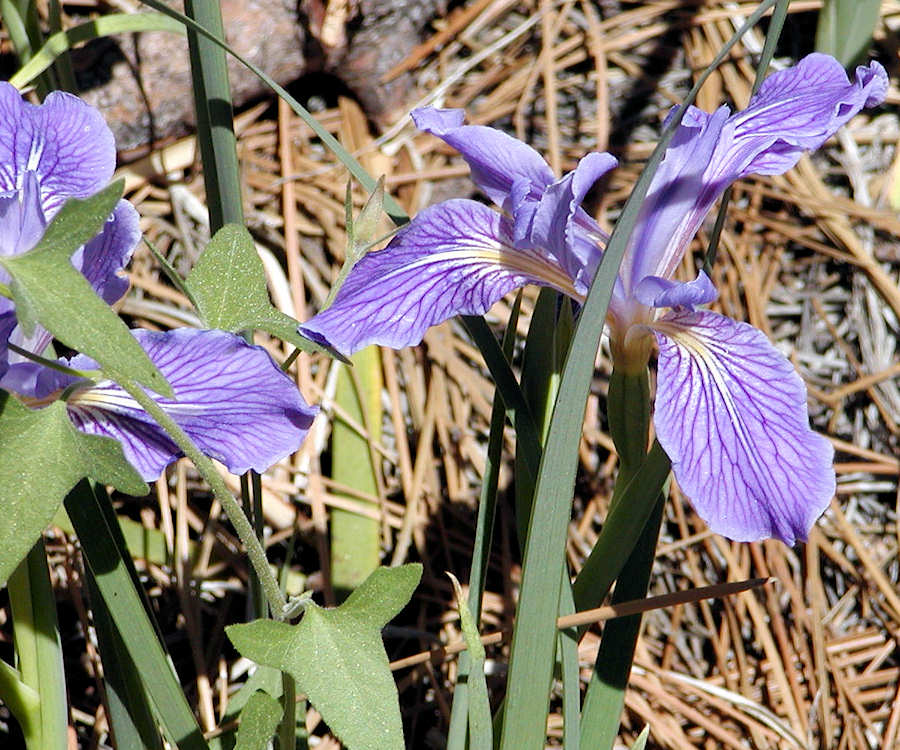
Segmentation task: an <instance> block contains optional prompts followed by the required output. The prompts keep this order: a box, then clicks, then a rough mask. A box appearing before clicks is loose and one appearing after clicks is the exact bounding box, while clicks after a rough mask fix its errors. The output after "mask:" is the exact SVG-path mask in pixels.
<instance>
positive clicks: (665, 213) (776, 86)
mask: <svg viewBox="0 0 900 750" xmlns="http://www.w3.org/2000/svg"><path fill="white" fill-rule="evenodd" d="M886 91H887V74H886V73H885V71H884V68H882V67H881V65H879V64H878V63H877V62H873V63H870V64H869V65H868V66H860V67H859V68H857V69H856V75H855V79H854V80H853V81H850V80H848V78H847V75H846V73H845V72H844V69H843V67H842V66H841V65H840V63H838V62H837V61H836V60H834V59H833V58H831V57H829V56H827V55H822V54H812V55H809V56H807V57H805V58H804V59H803V60H801V61H800V62H799V63H798V64H797V65H796V66H795V67H793V68H789V69H787V70H783V71H780V72H778V73H774V74H773V75H771V76H769V78H767V79H766V81H765V82H764V83H763V85H762V87H761V88H760V91H759V93H758V94H757V95H756V96H755V97H754V98H753V99H752V101H751V102H750V105H749V106H748V107H747V109H745V110H743V111H742V112H738V113H736V114H734V115H732V116H730V117H729V116H728V110H727V108H725V107H722V108H720V109H719V110H718V111H717V112H716V113H715V114H713V115H706V114H705V113H703V112H701V111H700V110H698V109H696V108H690V109H689V110H688V112H687V113H686V116H685V118H684V121H683V122H682V124H681V126H680V128H679V130H678V132H677V133H676V134H675V138H674V139H673V141H672V145H671V146H670V147H669V149H668V150H667V151H666V156H665V159H664V160H663V162H662V164H661V166H660V168H659V169H658V170H657V172H656V174H655V175H654V178H653V182H652V184H651V185H650V190H649V192H648V194H647V199H646V201H645V202H644V205H643V206H642V207H641V213H640V217H639V219H638V225H637V228H636V229H635V232H634V235H633V237H632V240H631V243H630V245H631V247H630V250H629V252H628V253H627V254H626V259H625V261H624V262H623V264H622V271H621V275H622V279H623V282H624V286H625V289H626V291H627V292H628V293H633V292H634V288H635V287H636V286H637V284H638V283H639V282H640V281H641V279H643V278H644V277H646V276H659V277H662V278H670V277H671V276H672V274H673V273H674V271H675V268H676V267H677V265H678V263H679V262H680V260H681V258H682V256H683V255H684V253H685V250H686V249H687V246H688V243H689V242H690V240H691V238H693V236H694V235H695V234H696V233H697V230H698V229H699V228H700V225H701V224H702V222H703V220H704V218H705V217H706V215H707V214H708V213H709V210H710V208H711V207H712V205H713V203H715V201H716V199H717V198H718V197H719V196H720V195H721V194H722V192H723V191H724V190H725V188H726V187H728V186H729V185H730V184H731V183H732V182H734V181H735V180H736V179H738V178H741V177H745V176H747V175H750V174H781V173H782V172H785V171H786V170H788V169H790V168H791V167H792V166H793V165H794V164H796V162H797V160H798V159H799V158H800V156H801V155H802V154H803V153H804V152H806V151H811V150H814V149H816V148H818V147H819V146H821V145H822V144H823V143H824V142H825V141H826V140H827V139H828V138H829V137H830V136H832V135H833V134H834V133H835V131H836V130H837V129H838V128H839V127H841V126H842V125H843V124H844V123H846V122H847V121H848V120H849V119H850V118H851V117H853V116H854V115H855V114H856V113H857V112H859V111H860V110H861V109H862V108H863V107H871V106H874V105H876V104H878V103H879V102H881V101H882V100H883V99H884V96H885V94H886ZM621 317H623V318H626V319H627V315H622V316H621Z"/></svg>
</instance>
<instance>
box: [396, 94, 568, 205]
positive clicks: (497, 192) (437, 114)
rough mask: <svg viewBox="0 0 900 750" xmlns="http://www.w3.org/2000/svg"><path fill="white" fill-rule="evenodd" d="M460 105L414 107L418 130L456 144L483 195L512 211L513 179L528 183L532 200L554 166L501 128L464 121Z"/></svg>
mask: <svg viewBox="0 0 900 750" xmlns="http://www.w3.org/2000/svg"><path fill="white" fill-rule="evenodd" d="M464 117H465V113H464V112H463V110H461V109H433V108H430V107H425V108H422V109H416V110H413V113H412V118H413V121H414V122H415V123H416V127H417V128H419V130H423V131H425V132H426V133H431V134H432V135H436V136H437V137H438V138H440V139H441V140H442V141H444V142H445V143H446V144H448V145H449V146H452V147H453V148H455V149H456V150H457V151H459V153H460V154H461V155H462V157H463V159H465V160H466V163H467V164H468V165H469V168H470V169H471V170H472V181H473V182H474V183H475V184H476V185H477V186H478V188H479V190H481V191H482V192H483V193H484V194H485V195H487V196H488V197H489V198H490V199H491V200H492V201H494V203H496V204H497V205H498V206H500V207H501V208H503V209H504V210H506V211H508V212H510V213H512V212H513V207H512V205H511V204H510V202H509V198H510V193H511V192H512V186H513V183H514V182H515V181H516V180H517V179H518V180H525V181H526V183H528V184H530V186H531V187H530V191H529V192H530V195H531V197H532V198H533V199H534V200H538V199H539V198H540V197H541V193H542V192H543V190H544V188H546V187H547V186H548V185H549V184H550V183H551V182H553V170H551V169H550V166H549V165H548V164H547V162H546V161H544V158H543V157H542V156H541V155H540V154H539V153H538V152H537V151H535V150H534V149H533V148H531V146H529V145H527V144H525V143H522V141H520V140H518V139H517V138H513V137H512V136H511V135H507V134H506V133H504V132H503V131H501V130H497V129H495V128H489V127H486V126H484V125H463V119H464Z"/></svg>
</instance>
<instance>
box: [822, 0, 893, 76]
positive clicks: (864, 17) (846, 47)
mask: <svg viewBox="0 0 900 750" xmlns="http://www.w3.org/2000/svg"><path fill="white" fill-rule="evenodd" d="M880 10H881V2H880V0H825V4H824V5H823V6H822V10H820V11H819V23H818V26H816V51H817V52H825V53H826V54H829V55H831V56H832V57H836V58H837V59H838V60H839V61H840V63H841V64H842V65H844V66H845V67H849V66H851V65H853V64H854V63H856V62H858V61H859V60H860V59H861V58H862V57H863V56H864V55H865V54H866V52H867V51H868V49H869V46H870V45H871V44H872V33H873V32H874V31H875V27H876V26H877V25H878V17H879V12H880Z"/></svg>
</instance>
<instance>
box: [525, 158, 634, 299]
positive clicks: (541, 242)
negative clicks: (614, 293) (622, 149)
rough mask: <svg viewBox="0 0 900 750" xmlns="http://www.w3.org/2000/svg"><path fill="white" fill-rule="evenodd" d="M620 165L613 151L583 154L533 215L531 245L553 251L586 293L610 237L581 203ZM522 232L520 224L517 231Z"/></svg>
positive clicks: (547, 194)
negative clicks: (593, 188)
mask: <svg viewBox="0 0 900 750" xmlns="http://www.w3.org/2000/svg"><path fill="white" fill-rule="evenodd" d="M616 164H618V162H617V161H616V158H615V157H614V156H613V155H612V154H607V153H601V152H594V153H590V154H588V155H587V156H585V157H583V158H582V159H581V160H580V161H579V162H578V165H577V166H576V167H575V169H574V170H572V171H571V172H569V173H568V174H566V175H564V176H563V177H561V178H560V179H558V180H556V181H555V182H554V183H553V184H551V185H549V186H548V187H547V189H546V190H544V193H543V195H541V199H540V201H539V203H538V205H537V209H536V210H535V211H534V214H533V216H532V217H531V218H530V224H531V226H530V229H529V231H528V232H527V236H528V240H529V243H530V245H531V246H532V247H535V248H546V249H547V250H549V251H550V252H551V253H553V255H554V256H556V257H557V258H558V259H559V261H560V263H561V265H562V266H563V267H564V268H565V269H566V272H567V273H568V274H569V276H571V277H572V278H573V279H575V280H576V282H577V283H578V285H579V286H580V287H581V291H582V292H585V293H586V292H587V287H588V286H589V285H590V283H591V280H592V279H593V276H594V271H595V270H596V269H597V264H598V263H599V262H600V258H601V256H602V255H603V251H602V249H601V243H603V242H605V240H606V239H608V238H607V237H606V235H605V233H604V232H603V231H602V230H601V229H600V227H599V226H598V225H597V222H595V221H594V220H593V219H592V218H591V217H590V216H589V215H588V214H587V212H585V210H584V209H583V208H581V203H582V201H583V200H584V197H585V196H586V195H587V193H588V191H589V190H590V189H591V188H592V187H593V186H594V183H595V182H597V180H599V179H600V178H601V177H603V175H605V174H606V173H607V172H609V171H610V170H612V169H615V167H616ZM514 218H515V220H516V223H517V224H518V219H519V217H518V216H516V215H515V214H514ZM520 233H521V230H520V228H519V227H518V226H517V227H516V234H517V235H519V234H520Z"/></svg>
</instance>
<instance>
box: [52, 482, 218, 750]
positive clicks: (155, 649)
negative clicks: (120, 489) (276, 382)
mask: <svg viewBox="0 0 900 750" xmlns="http://www.w3.org/2000/svg"><path fill="white" fill-rule="evenodd" d="M66 511H67V513H68V514H69V518H70V519H71V521H72V525H73V526H74V527H75V531H76V532H77V534H78V540H79V542H80V543H81V547H82V550H83V553H84V558H85V563H86V564H87V565H88V566H89V567H90V569H91V572H92V573H93V575H94V578H95V580H96V582H97V588H98V589H99V591H100V596H101V597H102V598H103V601H104V602H105V604H106V606H107V608H108V610H109V614H110V619H111V621H112V622H113V623H114V624H115V627H116V629H117V630H118V632H119V635H120V636H121V638H122V643H123V644H124V646H125V649H126V651H127V660H125V661H121V662H119V663H118V664H117V669H121V670H130V671H133V672H134V673H136V674H140V675H141V678H142V680H143V684H144V687H145V689H146V691H147V693H148V694H149V695H150V697H151V700H152V701H153V705H154V706H155V708H156V712H157V714H158V715H159V718H160V722H161V724H162V726H163V730H164V732H165V734H166V736H167V737H168V738H169V740H170V741H171V742H173V743H174V744H176V745H177V746H178V747H179V750H208V747H207V745H206V742H205V741H204V739H203V733H202V732H201V731H200V727H199V726H198V725H197V720H196V719H195V718H194V714H193V713H192V712H191V708H190V706H188V703H187V701H186V700H185V697H184V693H183V692H182V690H181V686H180V685H179V683H178V680H177V679H176V676H175V673H174V672H173V671H172V668H171V666H170V664H169V661H168V659H167V657H166V654H165V652H164V651H163V648H162V646H161V644H160V641H159V638H158V635H157V632H156V630H155V629H154V627H153V625H152V624H151V621H150V618H149V617H148V616H147V612H146V610H145V609H144V605H143V602H142V601H141V597H140V595H139V594H138V592H137V590H136V589H135V586H134V581H133V578H132V573H131V571H132V570H133V568H132V567H131V563H130V558H129V555H128V550H127V549H126V548H125V547H124V545H123V542H122V538H121V535H120V533H119V532H118V531H117V529H118V525H117V524H116V523H115V517H114V513H113V511H112V507H111V505H110V502H109V498H108V496H107V495H106V491H105V490H104V489H102V488H100V487H92V486H91V485H90V484H89V483H88V482H87V481H81V482H79V483H78V485H77V486H76V487H75V489H74V490H72V492H70V493H69V496H68V497H67V498H66Z"/></svg>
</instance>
